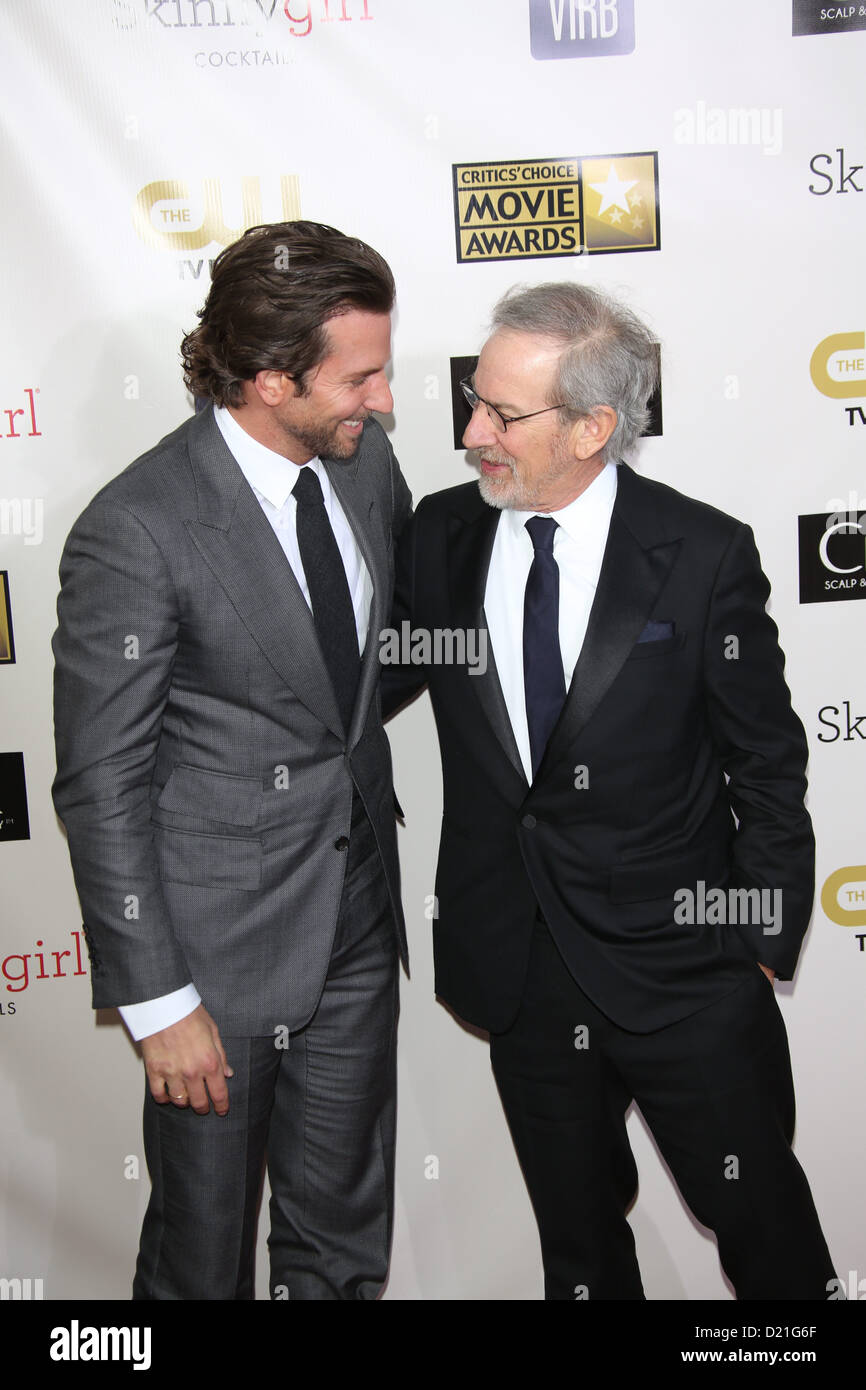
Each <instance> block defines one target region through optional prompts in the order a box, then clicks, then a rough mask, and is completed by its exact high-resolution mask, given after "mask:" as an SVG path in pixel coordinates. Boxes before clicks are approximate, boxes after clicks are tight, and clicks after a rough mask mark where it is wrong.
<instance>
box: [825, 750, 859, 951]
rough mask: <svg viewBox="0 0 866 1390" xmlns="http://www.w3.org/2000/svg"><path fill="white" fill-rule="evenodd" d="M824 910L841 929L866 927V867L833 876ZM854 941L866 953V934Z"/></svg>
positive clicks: (837, 871) (855, 866)
mask: <svg viewBox="0 0 866 1390" xmlns="http://www.w3.org/2000/svg"><path fill="white" fill-rule="evenodd" d="M819 737H820V735H819ZM821 910H822V912H823V913H824V915H825V916H826V917H829V918H830V921H831V922H835V923H836V925H837V926H839V927H866V864H847V865H846V866H845V868H844V869H835V870H834V871H833V873H832V874H830V877H829V878H828V879H827V880H826V881H825V883H824V887H823V888H822V889H821ZM854 939H855V941H857V943H858V944H859V947H860V951H861V952H864V953H866V932H855V933H854Z"/></svg>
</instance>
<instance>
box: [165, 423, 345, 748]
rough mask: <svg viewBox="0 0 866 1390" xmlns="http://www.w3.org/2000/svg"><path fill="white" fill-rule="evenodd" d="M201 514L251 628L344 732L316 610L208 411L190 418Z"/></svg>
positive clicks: (227, 584)
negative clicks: (321, 643)
mask: <svg viewBox="0 0 866 1390" xmlns="http://www.w3.org/2000/svg"><path fill="white" fill-rule="evenodd" d="M189 453H190V462H191V464H192V468H193V474H194V476H195V481H196V491H197V494H198V516H197V519H196V520H195V521H187V523H186V526H187V530H188V531H189V535H190V538H191V540H192V542H193V544H194V545H195V546H196V548H197V549H198V551H199V552H200V554H201V555H202V557H203V559H204V560H205V562H206V563H207V565H208V566H209V568H210V570H211V572H212V573H213V575H214V577H215V578H216V580H217V581H218V583H219V584H220V585H221V586H222V588H223V589H224V591H225V593H226V594H227V595H228V597H229V599H230V600H231V603H232V604H233V606H234V608H235V609H236V610H237V613H238V616H239V617H240V618H241V621H242V622H243V623H244V625H245V626H246V628H247V629H248V631H249V633H250V635H251V636H252V637H253V639H254V640H255V641H256V642H257V643H258V645H259V647H261V649H262V652H263V653H264V655H265V656H266V657H267V659H268V661H269V662H270V663H271V665H272V666H273V668H274V670H275V671H276V672H277V674H278V675H279V676H280V677H281V678H282V679H283V680H284V681H285V683H286V685H287V686H289V688H290V689H291V690H293V691H294V693H295V694H296V695H297V697H298V699H299V700H301V701H302V702H303V703H304V704H305V705H306V707H307V708H308V709H309V711H310V713H311V714H314V715H315V716H316V718H317V719H321V720H322V722H323V723H324V724H325V725H326V726H327V727H328V728H329V729H331V730H332V732H333V733H335V734H336V735H337V736H338V737H339V738H342V737H343V726H342V721H341V719H340V712H339V710H338V708H337V702H336V699H335V697H334V692H333V689H332V686H331V680H330V677H329V675H328V671H327V667H326V666H325V663H324V659H323V657H322V653H321V650H320V647H319V641H318V637H317V636H316V628H315V624H314V622H313V615H312V613H311V611H310V608H309V606H308V604H307V602H306V599H305V598H304V595H303V593H302V592H301V589H300V586H299V584H298V581H297V580H296V579H295V576H294V574H293V573H292V567H291V565H290V564H289V562H288V560H287V559H286V557H285V554H284V553H283V548H282V546H281V545H280V543H279V541H278V540H277V537H276V535H275V534H274V530H273V527H272V526H271V525H270V523H269V521H268V519H267V517H266V516H265V514H264V512H263V511H262V508H261V506H260V504H259V502H258V500H257V499H256V496H255V493H254V492H253V490H252V488H251V487H250V486H249V484H248V483H247V481H246V479H245V478H244V476H243V473H242V472H241V470H240V468H239V467H238V465H237V463H236V462H235V459H234V458H233V456H232V454H231V453H230V451H229V449H228V447H227V445H226V443H225V440H224V439H223V437H222V435H221V434H220V431H219V429H218V427H217V425H216V423H215V422H214V420H213V416H212V414H211V412H210V411H205V412H203V413H202V415H201V416H199V417H198V418H197V419H196V420H195V421H194V422H193V423H192V425H191V429H190V439H189Z"/></svg>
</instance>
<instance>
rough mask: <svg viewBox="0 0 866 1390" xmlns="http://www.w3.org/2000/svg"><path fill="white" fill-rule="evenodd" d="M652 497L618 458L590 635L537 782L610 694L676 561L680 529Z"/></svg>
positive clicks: (649, 488)
mask: <svg viewBox="0 0 866 1390" xmlns="http://www.w3.org/2000/svg"><path fill="white" fill-rule="evenodd" d="M652 503H653V493H652V489H651V487H650V486H649V485H648V484H647V483H646V482H645V481H644V480H643V479H641V478H638V477H637V476H636V474H634V473H633V472H632V470H631V469H630V468H629V467H628V465H627V464H620V466H619V470H618V479H617V493H616V500H615V502H614V507H613V514H612V516H611V522H610V531H609V532H608V538H607V545H606V546H605V551H604V558H603V560H602V565H601V572H600V575H599V581H598V588H597V589H596V594H595V600H594V602H593V605H592V609H591V610H590V615H589V623H588V626H587V630H586V637H585V638H584V642H583V646H582V648H581V652H580V657H579V658H578V662H577V665H576V666H575V668H574V675H573V677H572V681H571V686H570V687H569V691H568V695H567V697H566V701H565V705H564V707H563V711H562V714H561V715H560V718H559V721H558V723H557V725H556V727H555V729H554V731H553V733H552V734H551V737H550V741H549V743H548V745H547V749H546V751H545V754H544V758H543V759H542V762H541V766H540V767H539V769H538V772H537V774H536V781H537V782H538V781H541V780H542V779H543V778H544V776H545V775H546V773H547V772H548V771H549V770H550V769H551V768H552V767H554V766H555V765H556V764H557V762H558V760H560V759H561V758H562V757H563V755H564V754H565V752H566V750H567V749H568V747H569V746H570V745H571V744H572V743H573V742H574V740H575V739H576V738H577V736H578V735H579V733H580V732H581V730H582V729H583V728H584V726H585V725H586V724H587V723H588V722H589V720H590V719H591V718H592V715H593V714H594V713H595V711H596V709H597V708H598V706H599V704H600V703H601V701H602V700H603V699H604V696H605V695H606V694H607V691H608V690H609V689H610V686H611V685H612V684H613V681H614V680H615V679H616V677H617V676H618V675H619V673H620V671H621V670H622V667H623V664H624V662H625V660H626V658H627V656H628V654H629V652H630V651H631V649H632V647H633V646H634V644H635V642H636V641H637V639H638V637H639V636H640V633H641V632H642V630H643V628H644V627H645V625H646V622H647V619H648V618H649V615H650V613H651V612H652V610H653V607H654V605H655V603H656V600H657V598H658V595H659V593H660V592H661V590H662V587H663V585H664V583H665V581H666V579H667V577H668V574H669V573H670V570H671V568H672V566H673V564H674V562H675V561H676V558H677V554H678V552H679V536H678V534H672V533H671V532H670V530H669V529H666V528H665V527H664V526H662V525H661V524H660V523H659V522H658V520H657V518H656V517H655V516H654V509H653V505H652Z"/></svg>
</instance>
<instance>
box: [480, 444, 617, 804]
mask: <svg viewBox="0 0 866 1390" xmlns="http://www.w3.org/2000/svg"><path fill="white" fill-rule="evenodd" d="M616 483H617V474H616V464H615V463H607V464H605V466H604V468H603V469H602V470H601V472H600V473H599V475H598V477H597V478H593V480H592V482H591V483H590V485H589V487H588V488H587V489H586V490H585V492H582V493H581V494H580V496H579V497H576V498H575V499H574V501H573V502H569V504H568V506H567V507H563V508H562V510H561V511H558V512H518V511H514V510H512V509H511V508H504V509H503V511H502V515H501V516H500V518H499V523H498V525H497V527H496V537H495V539H494V542H493V550H492V552H491V556H490V568H489V570H488V572H487V587H486V589H485V592H484V612H485V615H486V619H487V630H488V633H489V638H490V645H491V648H492V650H493V657H494V660H495V662H496V670H497V673H498V675H499V683H500V685H501V686H502V694H503V696H504V697H505V706H506V709H507V710H508V717H509V719H510V720H511V727H512V729H513V731H514V738H515V740H516V743H517V747H518V750H519V752H520V759H521V762H522V763H523V769H524V772H525V773H526V780H527V782H529V783H530V784H531V782H532V755H531V753H530V748H529V725H528V723H527V719H526V691H525V687H524V684H523V599H524V594H525V592H526V581H527V579H528V578H529V571H530V568H531V566H532V559H533V555H534V553H535V552H534V549H533V545H532V540H531V539H530V535H529V532H528V531H527V530H526V522H527V520H528V519H529V517H531V516H552V517H553V519H554V521H557V522H559V526H558V527H557V530H556V532H555V534H554V538H553V557H554V559H555V560H556V563H557V566H558V569H559V645H560V649H561V651H562V668H563V672H564V675H565V688H566V690H568V688H569V686H570V685H571V678H572V676H573V675H574V668H575V666H576V665H577V658H578V657H579V656H580V649H581V647H582V646H583V639H584V637H585V636H586V627H587V623H588V622H589V611H590V609H591V608H592V603H593V599H594V598H595V591H596V589H597V587H598V577H599V575H600V573H601V562H602V559H603V557H604V548H605V545H606V544H607V534H608V531H609V530H610V518H611V514H612V512H613V504H614V500H615V498H616Z"/></svg>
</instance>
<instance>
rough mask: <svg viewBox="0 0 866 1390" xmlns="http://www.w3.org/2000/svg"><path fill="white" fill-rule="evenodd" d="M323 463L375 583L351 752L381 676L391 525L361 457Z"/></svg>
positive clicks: (350, 734)
mask: <svg viewBox="0 0 866 1390" xmlns="http://www.w3.org/2000/svg"><path fill="white" fill-rule="evenodd" d="M323 463H324V466H325V470H326V472H327V474H328V478H329V479H330V482H331V486H332V487H333V489H334V492H335V493H336V495H337V497H338V498H339V501H340V505H341V507H342V508H343V511H344V512H345V514H346V519H347V521H348V523H349V525H350V526H351V528H352V532H353V534H354V537H355V540H356V541H357V544H358V549H359V550H360V552H361V555H362V557H363V560H364V563H365V565H366V566H367V569H368V571H369V574H370V578H371V580H372V582H373V598H372V601H371V604H370V618H369V623H368V626H367V641H366V643H365V646H364V655H363V658H362V661H361V678H360V680H359V682H358V694H357V696H356V699H355V709H354V713H353V715H352V725H351V728H350V729H349V739H348V744H349V748H350V749H351V748H354V746H355V744H356V743H357V742H358V739H359V738H360V737H361V734H362V732H363V729H364V724H365V722H366V718H367V709H368V707H369V704H370V700H371V699H372V696H373V691H374V690H375V688H376V685H377V683H378V680H379V676H380V673H381V666H380V663H379V633H380V632H381V631H382V629H383V628H384V627H385V625H386V622H387V621H388V618H389V616H390V615H389V614H388V613H387V612H386V603H387V589H388V584H387V577H388V554H387V547H386V540H385V537H386V527H387V525H388V524H389V523H387V522H386V521H385V519H384V518H380V524H379V525H376V524H375V522H376V512H377V507H378V506H379V504H378V502H377V499H376V497H375V495H374V494H373V491H372V489H371V488H370V486H369V483H368V476H369V475H368V473H367V471H366V470H365V469H364V468H362V467H360V466H359V464H360V457H359V455H357V454H356V455H355V457H354V459H352V460H351V461H350V462H348V463H342V462H335V461H334V460H333V459H324V460H323Z"/></svg>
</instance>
